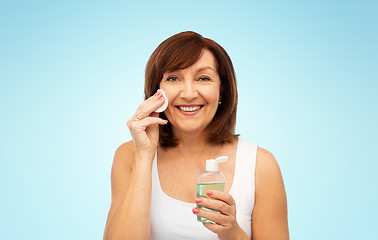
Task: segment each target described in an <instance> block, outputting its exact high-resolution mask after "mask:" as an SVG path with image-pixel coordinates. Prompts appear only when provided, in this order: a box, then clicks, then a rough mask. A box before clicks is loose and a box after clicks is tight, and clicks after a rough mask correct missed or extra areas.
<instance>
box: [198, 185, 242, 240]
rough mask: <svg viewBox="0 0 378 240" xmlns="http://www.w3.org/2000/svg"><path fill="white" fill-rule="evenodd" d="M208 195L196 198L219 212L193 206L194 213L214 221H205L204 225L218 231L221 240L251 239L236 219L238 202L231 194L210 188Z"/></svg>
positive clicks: (200, 202) (205, 205)
mask: <svg viewBox="0 0 378 240" xmlns="http://www.w3.org/2000/svg"><path fill="white" fill-rule="evenodd" d="M207 195H208V196H209V197H210V198H196V203H197V204H198V205H201V206H203V207H207V208H211V209H214V210H216V211H218V212H219V213H217V212H211V211H208V210H205V209H198V208H193V213H194V214H196V215H197V216H199V217H203V218H206V219H207V220H210V221H213V222H214V223H203V225H204V226H205V227H206V228H207V229H209V230H210V231H212V232H214V233H216V234H217V235H218V238H219V239H221V240H226V239H249V238H248V236H247V234H246V233H245V232H244V231H243V230H242V229H241V227H240V226H239V224H238V223H237V221H236V204H235V201H234V198H233V197H232V196H231V194H229V193H224V192H219V191H215V190H210V191H207Z"/></svg>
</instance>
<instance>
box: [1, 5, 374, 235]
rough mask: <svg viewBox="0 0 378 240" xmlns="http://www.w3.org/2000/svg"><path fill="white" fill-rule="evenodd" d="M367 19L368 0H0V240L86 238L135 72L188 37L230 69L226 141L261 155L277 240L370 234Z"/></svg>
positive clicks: (101, 212)
mask: <svg viewBox="0 0 378 240" xmlns="http://www.w3.org/2000/svg"><path fill="white" fill-rule="evenodd" d="M377 11H378V5H377V3H376V1H324V0H323V1H250V2H247V1H233V2H232V3H227V2H219V1H204V2H202V1H190V2H184V1H182V2H181V1H170V2H169V1H163V2H162V1H159V2H158V1H156V2H155V1H151V2H146V1H140V2H139V3H136V2H126V1H116V2H111V1H109V2H106V1H96V2H94V1H63V2H57V1H55V2H52V1H7V2H6V1H2V2H1V4H0V26H1V27H0V31H1V33H0V34H1V38H0V43H1V44H0V79H1V85H0V104H1V120H0V123H1V125H0V136H1V138H0V144H1V145H0V150H1V152H0V159H1V179H0V180H1V189H2V194H1V222H0V226H1V238H2V239H62V240H63V239H64V240H67V239H102V233H103V229H104V225H105V221H106V216H107V211H108V208H109V206H110V200H111V198H110V196H111V195H110V194H111V192H110V170H111V164H112V158H113V154H114V152H115V150H116V148H117V147H118V146H119V145H120V144H121V143H123V142H125V141H128V140H130V139H131V138H130V134H129V132H128V129H127V127H126V124H125V123H126V121H127V120H128V119H129V118H130V117H131V116H132V114H133V112H134V111H135V109H136V108H137V106H138V105H139V104H140V102H141V101H142V100H143V83H144V68H145V64H146V63H147V60H148V58H149V56H150V55H151V53H152V52H153V50H154V49H155V48H156V47H157V46H158V44H160V43H161V42H162V41H163V40H164V39H166V38H168V37H169V36H171V35H173V34H176V33H179V32H181V31H186V30H192V31H196V32H198V33H200V34H202V35H203V36H205V37H208V38H211V39H214V40H215V41H217V42H218V43H219V44H221V45H222V46H223V47H224V48H225V49H226V50H227V51H228V53H229V55H230V57H231V59H232V60H233V62H234V66H235V70H236V73H237V81H238V88H239V96H240V98H239V108H238V122H237V132H238V133H241V136H242V138H243V139H246V140H249V141H253V142H256V143H258V144H259V145H260V146H261V147H264V148H266V149H268V150H270V151H271V152H272V153H273V154H274V155H275V157H276V158H277V161H278V163H279V165H280V167H281V171H282V174H283V178H284V181H285V185H286V191H287V197H288V209H289V225H290V233H291V239H307V240H311V239H377V238H378V231H377V228H376V227H377V219H376V216H377V213H378V208H377V202H378V196H377V195H378V194H377V183H378V178H377V167H378V164H377V161H378V154H377V149H378V139H377V134H378V131H377V122H378V113H377V106H376V105H377V102H378V98H377V90H378V88H377V87H378V86H377V85H378V84H377V77H378V76H377V75H378V74H377V62H378V61H377V56H378V47H377V42H378V34H377V26H378V24H377V23H378V18H377ZM178 218H179V216H178ZM193 221H195V217H193Z"/></svg>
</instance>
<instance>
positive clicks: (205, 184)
mask: <svg viewBox="0 0 378 240" xmlns="http://www.w3.org/2000/svg"><path fill="white" fill-rule="evenodd" d="M227 159H228V157H227V156H222V157H219V158H216V159H209V160H206V170H205V171H202V172H201V173H200V174H199V175H198V177H197V197H201V198H209V197H208V196H207V194H206V192H207V191H209V190H215V191H220V192H224V184H225V177H224V175H223V173H221V172H219V171H218V164H219V163H222V162H225V161H227ZM197 208H200V209H206V210H209V211H213V212H218V211H215V210H213V209H210V208H206V207H203V206H201V205H198V204H197ZM197 220H198V221H199V222H207V223H213V221H210V220H207V219H206V218H202V217H199V216H197Z"/></svg>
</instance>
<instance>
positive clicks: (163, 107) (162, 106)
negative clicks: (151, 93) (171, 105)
mask: <svg viewBox="0 0 378 240" xmlns="http://www.w3.org/2000/svg"><path fill="white" fill-rule="evenodd" d="M159 91H160V92H161V93H162V94H163V97H164V99H165V101H164V104H163V105H161V107H159V108H158V109H156V110H155V112H164V111H165V109H167V107H168V98H167V96H165V92H164V91H163V90H161V89H158V92H159Z"/></svg>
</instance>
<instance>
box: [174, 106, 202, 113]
mask: <svg viewBox="0 0 378 240" xmlns="http://www.w3.org/2000/svg"><path fill="white" fill-rule="evenodd" d="M176 107H177V108H178V109H180V110H181V111H183V112H195V111H197V110H199V109H200V108H202V107H203V105H197V106H176Z"/></svg>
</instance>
